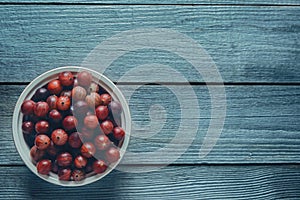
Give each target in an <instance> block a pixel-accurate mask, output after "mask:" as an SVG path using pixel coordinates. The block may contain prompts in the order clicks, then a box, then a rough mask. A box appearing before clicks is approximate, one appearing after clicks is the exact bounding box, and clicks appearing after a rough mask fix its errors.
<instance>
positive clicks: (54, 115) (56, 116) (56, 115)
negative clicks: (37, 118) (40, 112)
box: [49, 109, 62, 122]
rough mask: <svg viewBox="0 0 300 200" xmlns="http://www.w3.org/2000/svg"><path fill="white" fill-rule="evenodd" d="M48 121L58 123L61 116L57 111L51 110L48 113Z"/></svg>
mask: <svg viewBox="0 0 300 200" xmlns="http://www.w3.org/2000/svg"><path fill="white" fill-rule="evenodd" d="M49 119H51V120H52V121H53V122H59V121H60V120H62V115H61V113H60V112H59V111H58V110H56V109H53V110H51V111H50V112H49Z"/></svg>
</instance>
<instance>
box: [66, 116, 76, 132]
mask: <svg viewBox="0 0 300 200" xmlns="http://www.w3.org/2000/svg"><path fill="white" fill-rule="evenodd" d="M77 124H78V121H77V119H76V118H75V117H74V116H72V115H69V116H66V117H65V118H64V120H63V127H64V129H65V130H66V131H69V130H73V129H75V128H76V126H77Z"/></svg>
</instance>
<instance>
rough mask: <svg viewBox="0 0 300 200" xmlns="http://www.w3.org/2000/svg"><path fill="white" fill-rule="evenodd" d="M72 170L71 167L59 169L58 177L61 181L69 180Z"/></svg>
mask: <svg viewBox="0 0 300 200" xmlns="http://www.w3.org/2000/svg"><path fill="white" fill-rule="evenodd" d="M71 174H72V170H71V169H69V168H62V169H59V170H58V174H57V175H58V179H59V180H60V181H69V180H70V178H71Z"/></svg>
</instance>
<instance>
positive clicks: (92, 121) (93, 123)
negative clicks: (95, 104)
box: [84, 115, 99, 129]
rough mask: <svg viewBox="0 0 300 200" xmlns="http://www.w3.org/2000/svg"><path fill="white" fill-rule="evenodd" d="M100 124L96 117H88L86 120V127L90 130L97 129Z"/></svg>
mask: <svg viewBox="0 0 300 200" xmlns="http://www.w3.org/2000/svg"><path fill="white" fill-rule="evenodd" d="M98 124H99V122H98V118H97V116H96V115H88V116H86V117H85V118H84V125H85V126H86V127H87V128H89V129H95V128H96V127H97V126H98Z"/></svg>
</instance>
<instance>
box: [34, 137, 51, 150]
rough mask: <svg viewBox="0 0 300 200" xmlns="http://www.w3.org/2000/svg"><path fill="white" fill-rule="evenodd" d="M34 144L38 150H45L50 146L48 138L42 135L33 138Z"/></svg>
mask: <svg viewBox="0 0 300 200" xmlns="http://www.w3.org/2000/svg"><path fill="white" fill-rule="evenodd" d="M34 144H35V145H36V146H37V148H38V149H40V150H44V149H47V148H48V146H49V145H50V138H49V137H48V136H47V135H44V134H40V135H37V136H36V137H35V140H34Z"/></svg>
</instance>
